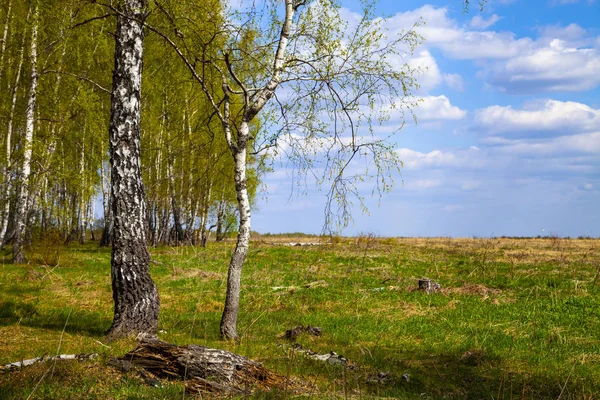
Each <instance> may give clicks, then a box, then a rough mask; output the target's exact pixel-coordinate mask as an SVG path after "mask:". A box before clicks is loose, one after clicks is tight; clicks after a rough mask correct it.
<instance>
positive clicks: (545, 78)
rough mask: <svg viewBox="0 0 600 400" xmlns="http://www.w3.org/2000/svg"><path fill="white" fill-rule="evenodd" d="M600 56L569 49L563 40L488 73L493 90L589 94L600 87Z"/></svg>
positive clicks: (493, 68)
mask: <svg viewBox="0 0 600 400" xmlns="http://www.w3.org/2000/svg"><path fill="white" fill-rule="evenodd" d="M598 71H600V52H599V50H598V49H594V48H575V47H569V46H568V45H567V43H566V42H564V41H562V40H560V39H554V40H552V41H551V42H550V43H549V44H548V45H547V46H544V47H541V48H538V49H535V50H533V51H530V52H528V53H526V54H523V55H519V56H516V57H513V58H511V59H510V60H508V61H506V62H502V63H496V64H495V65H493V66H492V67H491V68H489V69H488V70H487V71H486V72H485V74H484V75H485V76H486V80H487V82H488V83H490V84H491V85H492V86H496V87H499V88H501V89H503V90H505V91H507V92H511V93H531V92H536V93H539V92H540V91H544V92H549V91H581V90H590V89H593V88H594V87H596V86H598V84H600V74H599V73H598Z"/></svg>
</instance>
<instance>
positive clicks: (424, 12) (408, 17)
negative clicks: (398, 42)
mask: <svg viewBox="0 0 600 400" xmlns="http://www.w3.org/2000/svg"><path fill="white" fill-rule="evenodd" d="M420 18H422V21H425V22H426V24H424V25H421V26H419V27H418V28H417V31H418V32H419V33H420V34H421V35H422V36H423V37H424V38H425V44H424V46H425V47H426V48H437V49H439V50H441V51H442V52H443V53H444V54H445V55H446V56H447V57H450V58H454V59H460V60H473V61H477V62H478V65H479V66H480V67H481V74H480V76H482V77H483V78H484V79H485V80H486V82H487V83H488V84H489V85H491V86H493V87H496V88H499V89H501V90H503V91H506V92H509V93H533V92H540V91H545V92H550V91H580V90H588V89H593V88H594V87H596V86H598V85H599V84H600V74H599V73H598V72H597V71H599V70H600V38H598V37H593V36H590V34H589V32H587V31H586V30H585V29H583V28H581V27H580V26H578V25H576V24H571V25H568V26H566V27H560V26H550V27H545V28H541V29H540V30H539V32H540V37H539V38H537V39H535V40H534V39H532V38H529V37H522V38H518V37H517V36H516V35H515V34H513V33H511V32H496V31H491V30H485V29H487V28H489V27H490V26H492V25H493V23H495V22H497V21H498V20H499V19H500V18H501V17H500V16H498V15H496V14H494V15H492V16H491V17H489V18H488V19H484V18H482V17H480V16H479V15H477V16H475V17H473V19H472V20H471V22H470V24H469V26H460V25H459V24H458V23H457V22H456V21H455V20H454V19H452V18H450V17H449V16H448V10H447V9H446V8H436V7H433V6H431V5H427V6H423V7H420V8H418V9H416V10H413V11H409V12H404V13H398V14H396V15H395V16H393V17H392V18H391V19H390V20H389V21H388V26H387V27H388V28H389V29H391V30H392V31H397V32H400V31H401V30H402V29H408V28H410V27H411V26H412V24H414V23H415V22H416V21H419V20H420ZM481 29H483V30H481Z"/></svg>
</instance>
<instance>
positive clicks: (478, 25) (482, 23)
mask: <svg viewBox="0 0 600 400" xmlns="http://www.w3.org/2000/svg"><path fill="white" fill-rule="evenodd" d="M501 19H502V17H500V16H499V15H498V14H493V15H491V16H490V17H489V18H488V19H485V18H483V17H482V16H481V15H479V14H478V15H476V16H474V17H473V18H472V19H471V22H470V24H469V26H470V27H471V28H473V29H487V28H489V27H490V26H492V25H494V24H495V23H496V22H498V21H500V20H501Z"/></svg>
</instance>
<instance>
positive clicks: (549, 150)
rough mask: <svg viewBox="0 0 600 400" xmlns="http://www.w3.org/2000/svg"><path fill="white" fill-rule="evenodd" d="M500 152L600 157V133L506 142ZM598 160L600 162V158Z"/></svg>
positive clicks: (520, 154)
mask: <svg viewBox="0 0 600 400" xmlns="http://www.w3.org/2000/svg"><path fill="white" fill-rule="evenodd" d="M498 151H499V152H501V153H509V154H514V155H519V156H530V157H545V156H572V155H573V154H580V155H585V154H590V155H597V156H600V132H595V133H583V134H579V135H573V136H560V137H557V138H550V139H547V140H538V141H530V140H524V139H521V140H509V141H506V142H504V143H503V145H502V146H501V147H500V148H499V149H498ZM598 160H599V161H600V158H599V159H598Z"/></svg>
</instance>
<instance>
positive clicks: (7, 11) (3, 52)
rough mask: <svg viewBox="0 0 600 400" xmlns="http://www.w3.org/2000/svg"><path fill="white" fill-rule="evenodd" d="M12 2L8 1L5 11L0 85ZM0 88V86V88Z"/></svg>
mask: <svg viewBox="0 0 600 400" xmlns="http://www.w3.org/2000/svg"><path fill="white" fill-rule="evenodd" d="M11 10H12V0H8V7H7V10H6V22H5V23H4V33H3V34H2V46H1V47H2V54H1V55H0V84H1V83H2V75H3V72H4V55H5V54H6V41H7V39H8V27H9V25H10V19H11V17H12V14H11ZM0 87H1V86H0Z"/></svg>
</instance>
